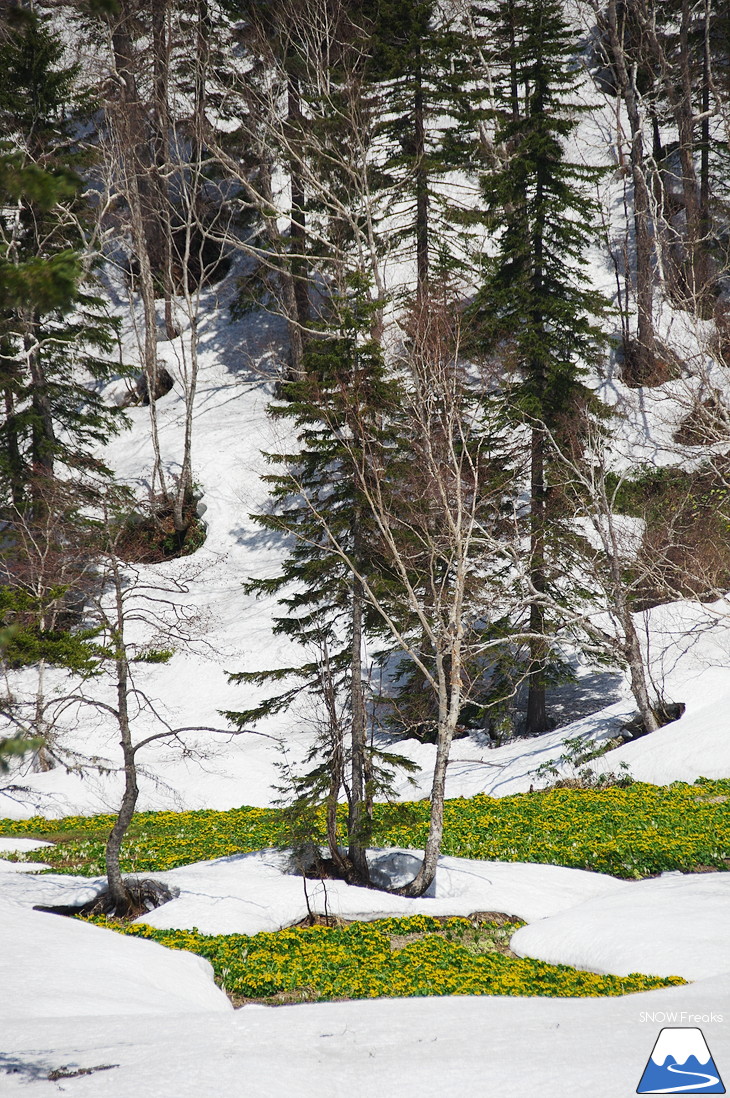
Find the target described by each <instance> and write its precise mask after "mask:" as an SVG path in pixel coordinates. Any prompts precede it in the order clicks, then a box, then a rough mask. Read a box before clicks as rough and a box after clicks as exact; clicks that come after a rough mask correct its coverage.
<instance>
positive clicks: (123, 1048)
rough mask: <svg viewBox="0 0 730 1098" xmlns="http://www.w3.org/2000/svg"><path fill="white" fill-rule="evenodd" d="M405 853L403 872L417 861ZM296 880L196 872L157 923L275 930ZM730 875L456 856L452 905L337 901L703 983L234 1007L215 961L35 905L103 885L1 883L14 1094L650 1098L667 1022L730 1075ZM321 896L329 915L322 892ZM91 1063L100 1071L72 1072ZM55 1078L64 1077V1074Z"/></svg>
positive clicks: (64, 880) (347, 891)
mask: <svg viewBox="0 0 730 1098" xmlns="http://www.w3.org/2000/svg"><path fill="white" fill-rule="evenodd" d="M0 841H1V840H0ZM399 853H401V854H403V853H407V852H399ZM373 857H374V858H375V859H377V858H380V859H382V858H383V855H382V854H380V853H375V854H374V855H373ZM387 858H388V859H389V861H388V862H387V863H386V866H385V867H384V869H385V870H386V871H388V872H391V873H392V872H397V871H399V868H402V863H401V862H400V861H399V859H398V858H394V857H393V856H392V853H389V854H388V855H387ZM287 868H288V866H287V863H286V860H285V858H284V856H283V855H282V854H281V853H277V852H273V851H266V852H261V853H259V854H255V855H242V856H237V857H234V858H222V859H218V860H216V861H212V862H203V863H200V864H198V865H193V866H185V867H181V868H180V869H176V870H173V871H171V872H170V873H167V874H164V875H162V876H163V877H164V878H165V879H166V880H167V881H168V883H174V884H175V885H176V886H177V887H179V888H180V890H181V894H180V897H179V898H178V899H176V900H173V901H171V902H170V903H168V904H166V905H164V906H163V907H162V908H158V909H157V911H155V912H152V913H151V914H150V915H148V916H146V917H145V920H144V921H146V922H153V923H155V925H171V926H191V925H195V926H198V927H199V928H200V929H201V930H208V931H209V932H220V931H221V929H223V928H224V926H222V925H221V924H225V919H226V918H228V917H231V916H232V915H235V919H236V923H235V927H234V926H228V927H227V928H226V929H234V928H235V929H248V932H252V931H253V930H254V929H263V928H264V925H266V928H268V929H273V928H274V927H276V926H277V925H279V926H280V925H282V924H284V923H285V922H286V921H287V920H289V919H291V918H292V917H294V918H297V917H299V916H301V915H302V914H303V912H304V910H305V908H304V904H303V897H302V882H301V880H297V879H296V878H295V877H293V876H292V875H291V874H290V873H287V872H286V870H287ZM729 880H730V878H728V877H727V876H726V875H724V874H707V875H694V876H683V875H682V874H671V875H666V876H664V877H661V878H658V879H656V880H650V881H641V882H638V883H633V882H632V883H628V882H625V881H617V880H614V879H613V878H611V877H607V876H604V875H601V874H594V873H587V872H584V871H581V870H572V869H564V868H560V867H556V866H542V865H533V864H520V863H500V862H474V861H468V860H465V859H456V858H443V859H442V860H441V863H440V865H439V869H438V872H437V882H436V888H435V889H434V894H433V895H432V896H429V897H426V898H424V899H423V900H419V901H409V900H405V899H403V898H402V897H393V896H385V895H383V894H379V893H377V892H373V891H371V890H365V889H359V888H351V887H349V886H346V885H344V884H341V883H335V882H330V883H328V885H327V888H328V899H327V903H328V909H329V910H330V911H338V910H339V911H340V912H342V913H343V914H347V915H349V916H350V917H352V916H353V915H357V916H358V917H363V918H373V917H375V916H376V915H378V914H394V913H396V911H400V912H402V913H404V914H407V913H413V911H414V910H416V909H418V910H422V911H426V912H431V913H434V914H436V913H457V912H463V913H467V912H468V911H475V910H481V911H488V910H495V911H507V912H513V913H515V914H518V915H521V916H522V917H523V918H525V919H527V920H529V925H528V926H526V927H524V928H522V929H521V930H520V931H518V932H517V934H516V935H515V937H514V938H513V943H514V944H515V945H516V947H517V951H518V952H520V953H523V954H525V955H529V956H537V957H544V956H545V953H546V951H547V947H546V944H545V943H550V951H551V956H550V958H549V959H550V960H553V961H558V962H560V963H565V964H574V965H578V966H579V967H581V966H583V967H590V968H594V969H598V970H601V971H610V972H626V971H630V970H631V971H642V972H652V971H654V972H664V971H671V972H673V973H676V972H679V973H680V974H684V975H685V976H687V977H689V978H692V979H695V980H696V981H697V982H695V983H692V984H690V985H688V986H685V987H677V988H671V989H666V990H660V991H653V992H648V993H642V994H638V995H631V996H625V997H622V998H618V999H582V1000H562V999H539V998H537V999H519V998H517V999H510V998H490V997H484V998H468V997H464V998H459V997H455V998H446V999H409V1000H377V1001H366V1002H349V1003H348V1002H345V1003H324V1004H313V1005H302V1006H294V1007H280V1008H275V1009H271V1008H267V1007H259V1006H256V1005H250V1006H245V1007H243V1008H241V1009H240V1010H238V1011H232V1010H230V1009H229V1006H228V1002H227V1000H226V999H225V996H224V995H223V993H222V992H220V991H218V990H217V989H216V988H215V986H214V985H213V983H212V980H211V975H210V968H209V966H208V964H207V962H205V961H202V960H200V959H199V958H197V957H194V956H192V955H190V954H185V953H183V952H178V951H173V950H166V949H163V948H162V947H161V946H158V945H156V944H155V943H153V942H149V941H144V940H140V939H136V938H124V937H122V936H120V935H117V934H115V933H114V932H113V931H108V930H103V929H100V928H98V927H94V926H90V925H87V924H83V923H79V922H78V921H74V920H70V919H66V918H63V917H60V916H56V915H48V914H43V913H39V912H35V911H32V910H31V909H30V908H31V905H32V904H35V903H46V904H52V903H56V904H61V903H70V902H83V901H84V900H88V899H89V898H90V897H91V896H93V895H94V893H95V892H96V890H97V887H98V884H99V883H100V882H97V881H89V880H86V879H84V878H69V877H64V876H60V875H43V876H39V877H28V876H24V877H20V876H19V875H17V874H7V875H5V874H0V890H1V894H2V896H3V897H5V898H4V900H2V901H0V943H2V945H1V946H0V986H2V988H3V996H2V997H0V1019H1V1025H2V1031H3V1045H2V1053H0V1094H2V1095H3V1098H5V1096H6V1095H7V1096H8V1098H10V1096H12V1095H29V1096H35V1095H37V1096H38V1098H42V1096H43V1095H45V1094H48V1095H51V1094H56V1093H58V1091H59V1090H60V1089H63V1092H64V1093H68V1094H69V1095H78V1096H79V1098H85V1096H88V1098H138V1096H139V1094H141V1093H142V1094H149V1095H154V1098H208V1096H209V1095H210V1098H213V1096H215V1098H240V1095H241V1087H242V1085H243V1084H242V1081H243V1080H245V1091H246V1094H249V1095H252V1096H259V1095H260V1096H261V1098H263V1096H264V1095H266V1096H267V1098H268V1096H272V1098H285V1096H287V1095H290V1094H293V1093H296V1094H297V1095H301V1098H322V1096H324V1098H330V1096H331V1098H335V1096H336V1095H337V1096H338V1098H339V1095H341V1094H342V1092H343V1090H346V1091H347V1092H348V1093H349V1094H352V1095H353V1096H354V1098H381V1096H382V1095H386V1094H387V1095H389V1094H396V1093H397V1094H398V1095H400V1096H401V1098H424V1096H430V1095H434V1096H436V1095H439V1098H441V1096H446V1098H456V1096H458V1098H463V1095H464V1094H473V1093H477V1092H479V1091H480V1089H484V1092H485V1093H488V1094H499V1095H500V1096H501V1098H518V1096H522V1095H523V1094H525V1093H535V1094H541V1095H545V1096H546V1098H571V1096H576V1098H577V1096H579V1095H580V1096H582V1095H584V1094H586V1093H590V1094H591V1095H592V1096H593V1098H618V1096H619V1095H622V1094H629V1093H634V1091H635V1089H636V1086H637V1084H638V1082H639V1079H640V1078H641V1074H642V1071H643V1069H644V1066H645V1064H646V1062H647V1059H648V1058H649V1056H650V1054H651V1052H652V1048H653V1047H654V1044H655V1042H656V1038H657V1033H658V1031H659V1029H660V1028H661V1027H662V1026H664V1025H671V1024H673V1023H676V1024H677V1025H679V1026H692V1025H699V1024H701V1025H702V1032H703V1033H704V1036H705V1038H706V1040H707V1042H708V1044H709V1047H710V1049H711V1051H712V1054H713V1055H714V1058H715V1062H716V1063H717V1064H718V1067H719V1069H720V1071H721V1072H722V1070H723V1059H724V1062H725V1063H726V1062H727V1060H728V1058H729V1057H730V1036H729V1033H728V1026H727V1020H728V1019H730V949H729V948H728V945H727V941H726V931H727V923H728V901H730V890H728V888H727V884H728V881H729ZM310 886H311V892H310V902H312V904H313V907H314V908H315V909H317V907H319V908H320V910H321V901H322V896H321V893H320V894H317V892H316V887H315V882H310ZM176 905H177V906H176ZM416 905H417V906H416ZM165 913H167V918H166V917H165ZM257 913H258V914H257ZM183 916H185V917H183ZM247 919H248V920H250V921H249V922H248V923H246V920H247ZM257 920H258V921H257ZM561 928H562V929H561ZM529 935H533V941H530V940H529ZM592 943H595V944H594V945H592ZM591 950H593V951H592V952H591ZM18 958H22V963H18ZM80 1071H84V1072H88V1074H78V1075H73V1074H71V1073H73V1072H80ZM54 1072H55V1073H59V1072H60V1073H65V1074H63V1075H62V1077H61V1078H58V1077H56V1078H54V1079H49V1078H48V1076H49V1074H51V1073H54ZM587 1088H588V1089H587Z"/></svg>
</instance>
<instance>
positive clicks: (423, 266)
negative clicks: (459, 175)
mask: <svg viewBox="0 0 730 1098" xmlns="http://www.w3.org/2000/svg"><path fill="white" fill-rule="evenodd" d="M421 62H422V57H421V46H420V42H419V44H418V47H417V52H416V56H415V59H414V79H415V94H414V98H413V136H414V138H415V161H416V165H415V167H416V172H415V175H416V296H417V298H418V299H419V300H421V299H423V297H424V295H425V294H426V293H427V291H428V244H429V240H428V237H429V232H428V229H429V226H428V169H427V166H426V120H425V103H424V93H423V74H422V71H421Z"/></svg>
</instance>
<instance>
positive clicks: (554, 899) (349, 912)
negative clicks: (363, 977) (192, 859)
mask: <svg viewBox="0 0 730 1098" xmlns="http://www.w3.org/2000/svg"><path fill="white" fill-rule="evenodd" d="M402 853H406V854H407V853H408V852H402ZM371 856H372V857H373V858H375V859H378V858H380V859H382V858H383V855H382V854H379V853H377V852H374V853H373V855H371ZM385 857H386V858H387V859H390V858H392V857H393V852H389V853H388V854H387V855H386V856H385ZM411 858H412V859H413V862H414V863H416V862H417V859H416V858H415V857H414V855H413V854H411ZM412 875H413V874H411V876H412ZM155 876H156V879H157V880H161V881H164V882H165V883H166V884H168V885H170V886H171V887H172V888H174V889H179V896H177V898H176V899H174V900H170V901H169V902H168V903H166V904H164V905H163V906H162V907H158V908H157V909H156V910H154V911H151V912H149V913H148V914H146V915H144V916H142V917H141V918H140V919H138V920H137V921H138V922H143V923H148V924H149V925H151V926H156V927H161V928H174V929H191V928H192V927H196V928H197V929H198V930H199V931H201V932H202V933H203V934H257V933H258V932H259V931H271V930H280V929H281V928H282V927H284V926H289V925H291V924H294V923H298V922H300V921H301V920H302V919H304V918H306V916H307V900H306V899H305V895H304V888H303V883H302V878H301V877H298V876H295V875H293V874H292V873H291V872H289V866H288V859H287V857H286V855H285V854H284V853H282V852H278V851H275V850H268V851H260V852H256V853H253V854H236V855H233V856H232V857H228V858H218V859H215V860H214V861H209V862H198V863H197V864H195V865H188V866H181V867H180V868H179V869H173V870H170V871H169V872H167V873H159V874H156V875H155ZM1 880H2V878H0V881H1ZM102 883H103V882H102V879H101V878H96V879H92V880H89V879H88V878H85V877H65V876H62V875H52V874H47V875H43V876H40V877H32V878H28V877H25V878H23V879H22V880H20V881H16V880H13V881H12V882H10V885H8V886H6V887H8V888H12V896H13V898H14V899H15V900H16V902H19V903H27V904H29V905H33V904H43V905H44V906H47V907H48V906H60V905H80V904H82V903H85V902H87V901H88V900H89V899H91V898H92V897H93V896H94V895H95V894H96V892H97V891H98V890H99V889H100V888H101V886H102ZM626 887H627V885H626V883H625V882H624V881H618V880H615V879H614V878H613V877H609V876H607V875H605V874H602V873H589V872H587V871H585V870H582V869H566V868H564V867H563V866H554V865H537V864H534V863H524V862H481V861H473V860H469V859H467V858H449V857H442V858H440V860H439V865H438V870H437V873H436V881H435V884H434V885H433V886H432V887H431V889H430V890H429V893H428V894H427V895H426V896H425V897H423V898H421V899H408V898H405V897H403V896H395V895H391V894H388V893H383V892H378V891H376V890H374V889H368V888H357V887H355V886H352V885H347V884H345V883H344V882H343V881H326V882H320V881H307V896H308V900H309V905H310V907H311V909H312V911H314V912H316V913H319V914H323V915H324V914H326V913H327V912H329V913H330V914H333V915H337V916H341V917H342V918H345V919H375V918H379V917H385V916H389V915H418V914H423V915H471V914H472V913H473V912H475V911H498V912H504V913H505V914H508V915H516V916H518V917H519V918H521V919H525V920H528V921H530V920H533V919H545V918H547V917H548V916H550V915H554V914H557V913H559V912H561V911H564V910H566V909H568V908H572V907H573V906H574V905H576V904H582V903H583V902H584V901H587V900H591V899H596V898H601V897H606V896H612V895H613V894H614V893H616V892H621V891H622V890H624V889H625V888H626Z"/></svg>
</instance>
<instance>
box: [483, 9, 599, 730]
mask: <svg viewBox="0 0 730 1098" xmlns="http://www.w3.org/2000/svg"><path fill="white" fill-rule="evenodd" d="M481 18H482V19H483V20H485V21H486V23H487V25H488V26H489V27H490V29H491V34H492V41H493V56H492V60H493V62H494V63H495V65H497V66H498V70H497V72H498V75H497V79H496V80H495V85H494V87H495V107H494V111H493V120H494V129H495V135H494V136H495V145H496V146H497V148H499V149H500V150H502V155H501V157H500V159H499V161H498V163H497V164H496V165H495V167H494V168H493V170H491V171H489V172H488V173H486V174H485V175H484V176H483V179H482V193H483V200H484V219H485V222H486V224H487V226H488V227H489V229H491V231H492V232H493V233H494V234H495V238H496V254H494V255H485V256H484V260H483V263H484V279H483V282H482V285H481V287H480V289H479V292H478V294H477V296H476V299H475V302H474V305H473V309H472V315H473V319H474V321H475V323H476V324H477V326H478V329H479V331H480V343H481V347H482V349H483V350H484V351H486V352H488V353H490V354H492V355H494V354H495V353H501V354H503V355H504V356H505V361H506V362H509V361H510V360H511V361H512V362H514V363H515V364H516V371H514V373H512V375H511V376H510V377H509V385H510V396H511V404H512V408H513V412H514V416H515V419H516V421H517V422H519V423H522V424H524V425H526V426H527V428H528V430H529V437H530V447H529V450H530V453H529V501H530V503H529V541H530V555H529V583H530V589H531V592H532V594H531V599H530V614H529V632H530V634H531V636H532V639H531V641H530V661H529V669H528V675H527V678H528V685H529V691H528V708H527V720H526V728H525V731H526V732H527V733H531V734H534V733H539V732H543V731H545V730H546V729H547V727H548V721H547V714H546V708H545V687H546V671H547V667H548V662H549V657H550V650H551V644H550V641H549V639H548V636H547V633H548V630H549V622H548V620H547V616H546V610H545V598H544V596H545V594H546V592H547V589H548V584H549V582H550V580H549V576H550V573H551V572H552V571H553V570H554V565H555V553H556V552H557V543H558V542H559V540H560V538H559V537H556V536H554V535H555V531H552V532H551V522H552V521H553V520H554V519H555V518H556V517H557V516H556V509H555V507H553V506H551V502H550V496H551V490H552V487H553V484H552V482H551V470H550V467H549V460H548V438H549V437H550V436H552V437H553V438H555V439H557V440H561V439H562V440H563V441H564V443H565V444H566V445H570V444H571V436H572V435H573V434H574V433H575V423H576V422H577V415H576V413H577V412H578V411H579V410H580V409H581V407H582V408H585V407H586V406H587V405H589V404H590V403H591V396H590V393H589V391H588V390H587V389H586V387H585V385H584V383H583V380H582V378H583V375H584V373H585V367H586V365H587V364H588V363H590V362H593V361H595V359H596V357H597V355H598V354H599V352H600V349H601V346H602V342H603V337H602V335H601V332H600V330H599V328H598V326H597V320H598V319H599V318H600V317H601V315H602V314H603V313H604V312H605V310H606V302H605V301H604V299H603V298H602V296H601V295H600V294H598V293H597V292H595V291H594V290H592V289H591V288H590V287H589V286H588V285H587V280H586V275H585V271H584V267H585V255H586V250H587V248H588V247H589V245H590V242H591V240H592V238H593V236H594V230H593V226H594V225H595V222H596V212H597V211H596V203H595V201H594V199H593V198H592V196H591V193H590V188H591V185H592V184H594V183H595V180H596V178H597V176H598V174H599V172H600V170H601V169H596V168H591V167H586V166H585V165H583V164H580V163H576V162H574V161H573V160H571V159H570V156H569V148H570V142H571V138H572V136H573V134H574V133H575V129H576V126H577V123H578V119H579V117H580V111H581V109H582V108H581V107H580V106H579V105H578V104H577V103H576V102H575V100H574V98H573V96H574V92H575V87H576V83H577V80H578V76H577V73H576V69H575V65H574V62H573V54H574V51H575V48H576V43H575V37H574V36H573V35H572V34H571V32H570V31H569V29H568V27H567V25H566V23H565V20H564V17H563V7H562V5H561V4H560V3H558V2H557V0H534V2H532V0H531V2H524V0H500V2H497V3H493V4H491V5H489V6H488V7H486V8H484V9H482V10H481Z"/></svg>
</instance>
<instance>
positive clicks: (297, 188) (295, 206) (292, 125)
mask: <svg viewBox="0 0 730 1098" xmlns="http://www.w3.org/2000/svg"><path fill="white" fill-rule="evenodd" d="M287 122H288V127H289V133H290V136H289V140H290V142H291V144H292V146H293V149H294V150H296V149H297V146H298V145H300V144H301V130H302V127H303V125H304V116H303V114H302V103H301V95H300V91H299V81H298V80H297V78H296V77H295V76H290V77H289V86H288V92H287ZM289 175H290V184H291V220H290V227H289V242H290V252H291V259H290V270H291V276H292V289H293V294H294V306H295V310H296V316H295V320H296V323H297V325H298V330H299V337H300V345H301V346H302V353H303V341H304V338H305V337H304V333H303V331H302V329H303V328H305V327H306V325H307V323H308V322H309V286H308V282H307V265H306V259H305V254H306V247H307V231H306V215H305V202H306V194H305V189H304V176H303V172H302V166H301V164H300V163H299V157H298V154H297V153H296V151H294V152H293V154H292V155H291V156H290V158H289ZM292 350H293V351H294V348H292ZM294 368H295V370H297V371H300V370H301V362H299V363H296V362H295V363H294Z"/></svg>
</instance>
